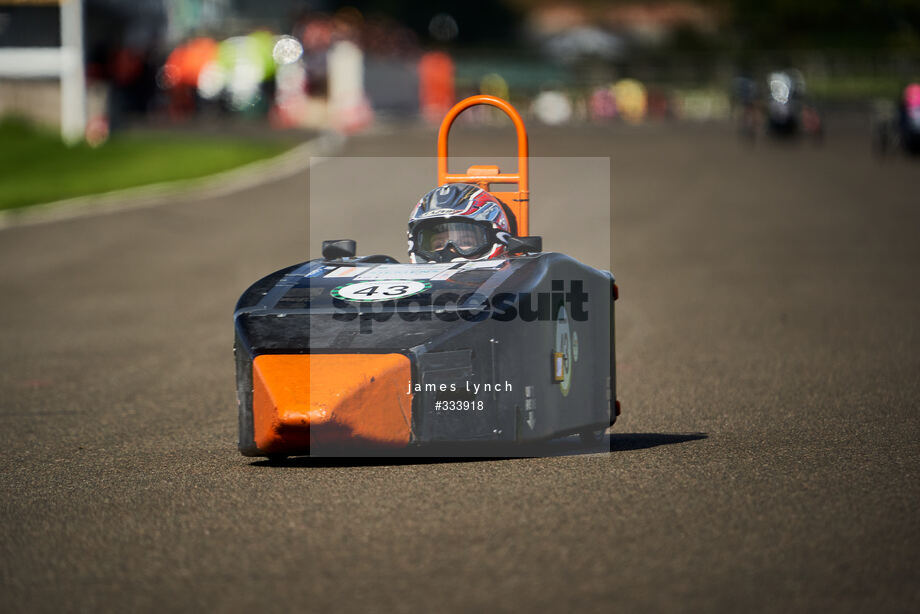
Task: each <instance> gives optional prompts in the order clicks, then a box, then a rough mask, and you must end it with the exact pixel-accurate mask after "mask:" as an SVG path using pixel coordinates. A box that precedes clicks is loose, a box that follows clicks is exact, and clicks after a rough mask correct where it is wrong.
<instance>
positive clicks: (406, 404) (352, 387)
mask: <svg viewBox="0 0 920 614" xmlns="http://www.w3.org/2000/svg"><path fill="white" fill-rule="evenodd" d="M252 381H253V391H252V413H253V426H254V431H255V442H256V445H257V446H259V448H260V449H261V450H262V451H264V452H266V453H275V454H276V453H287V454H297V453H307V452H309V451H310V444H311V443H313V444H314V445H315V444H326V443H334V444H357V445H364V446H385V447H402V446H405V445H406V444H408V443H409V438H410V435H411V425H412V393H411V391H410V386H411V383H412V373H411V368H410V363H409V359H408V358H407V357H406V356H403V355H402V354H263V355H261V356H256V358H255V360H254V361H253V363H252Z"/></svg>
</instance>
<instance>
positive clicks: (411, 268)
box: [327, 262, 456, 281]
mask: <svg viewBox="0 0 920 614" xmlns="http://www.w3.org/2000/svg"><path fill="white" fill-rule="evenodd" d="M453 266H456V263H453V262H447V263H435V264H380V265H377V266H375V267H374V268H373V269H368V270H365V271H363V272H362V273H361V274H360V275H355V281H359V280H360V281H364V280H372V279H374V280H376V279H431V278H432V277H434V276H435V275H438V274H439V273H442V272H444V271H445V270H447V269H449V268H451V267H453ZM327 277H328V275H327Z"/></svg>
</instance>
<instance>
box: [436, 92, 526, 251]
mask: <svg viewBox="0 0 920 614" xmlns="http://www.w3.org/2000/svg"><path fill="white" fill-rule="evenodd" d="M480 104H486V105H490V106H493V107H497V108H499V109H501V110H502V111H504V112H505V114H506V115H507V116H508V117H510V118H511V121H512V122H514V128H515V130H516V131H517V144H518V170H517V172H516V173H502V172H500V171H499V170H498V167H497V166H471V167H470V168H469V169H467V171H466V173H449V172H448V171H447V137H448V135H449V134H450V127H451V125H452V124H453V123H454V120H455V119H457V116H458V115H460V113H462V112H463V111H465V110H466V109H468V108H470V107H474V106H476V105H480ZM528 160H529V158H528V154H527V129H526V128H525V127H524V120H523V119H521V116H520V114H519V113H518V112H517V110H516V109H515V108H514V107H512V106H511V105H510V104H509V103H508V102H507V101H505V100H502V99H501V98H496V97H495V96H485V95H478V96H470V97H469V98H466V99H464V100H461V101H460V102H458V103H457V104H455V105H454V106H453V107H452V108H451V110H450V111H448V112H447V115H445V116H444V120H443V121H442V122H441V129H440V130H439V131H438V185H444V184H445V183H474V184H476V185H478V186H479V187H480V188H482V189H483V190H487V191H488V190H489V187H490V186H491V185H492V184H494V183H513V184H516V185H517V188H518V190H517V192H493V193H492V195H493V196H495V197H496V198H498V199H499V200H501V201H502V203H503V204H504V205H505V206H507V207H508V208H509V209H510V210H511V212H512V213H513V214H514V217H515V218H516V219H517V233H518V236H522V237H526V236H528V235H529V234H530V211H529V208H530V183H529V182H528V179H527V167H528Z"/></svg>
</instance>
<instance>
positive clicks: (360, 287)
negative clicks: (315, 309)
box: [332, 280, 431, 302]
mask: <svg viewBox="0 0 920 614" xmlns="http://www.w3.org/2000/svg"><path fill="white" fill-rule="evenodd" d="M429 288H431V284H430V283H428V282H427V281H404V280H392V281H362V282H357V283H353V284H346V285H344V286H339V287H338V288H336V289H334V290H333V291H332V296H334V297H335V298H340V299H343V300H346V301H361V302H369V301H392V300H395V299H400V298H403V297H406V296H412V295H413V294H418V293H419V292H424V291H425V290H428V289H429Z"/></svg>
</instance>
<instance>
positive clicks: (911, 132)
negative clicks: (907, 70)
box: [872, 83, 920, 155]
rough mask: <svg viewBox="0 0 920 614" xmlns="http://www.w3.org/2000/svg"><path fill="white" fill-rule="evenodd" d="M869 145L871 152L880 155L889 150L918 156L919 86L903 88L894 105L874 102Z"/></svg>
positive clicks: (911, 85)
mask: <svg viewBox="0 0 920 614" xmlns="http://www.w3.org/2000/svg"><path fill="white" fill-rule="evenodd" d="M872 144H873V149H874V150H875V152H876V153H878V154H882V155H884V154H886V153H888V152H889V151H890V150H891V149H893V148H900V149H901V150H903V151H904V153H907V154H913V155H917V154H920V83H911V84H909V85H907V86H906V87H905V88H904V91H903V92H902V94H901V98H900V100H899V101H898V102H897V103H892V102H891V101H890V100H877V101H875V104H874V105H873V114H872Z"/></svg>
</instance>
